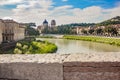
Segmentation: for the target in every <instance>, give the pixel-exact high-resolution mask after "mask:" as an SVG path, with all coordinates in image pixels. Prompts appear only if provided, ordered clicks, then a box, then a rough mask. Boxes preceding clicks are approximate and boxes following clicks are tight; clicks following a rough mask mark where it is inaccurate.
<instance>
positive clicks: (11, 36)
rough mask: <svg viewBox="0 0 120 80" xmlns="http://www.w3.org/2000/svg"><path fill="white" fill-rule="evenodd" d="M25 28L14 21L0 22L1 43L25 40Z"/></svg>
mask: <svg viewBox="0 0 120 80" xmlns="http://www.w3.org/2000/svg"><path fill="white" fill-rule="evenodd" d="M24 33H25V26H24V25H21V24H19V23H17V22H15V21H13V20H0V43H1V42H11V41H18V40H21V39H24V37H25V36H24Z"/></svg>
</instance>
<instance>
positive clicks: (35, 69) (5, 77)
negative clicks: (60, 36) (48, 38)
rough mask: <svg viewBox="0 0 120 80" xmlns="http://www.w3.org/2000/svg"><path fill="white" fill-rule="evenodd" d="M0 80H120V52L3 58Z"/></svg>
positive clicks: (0, 67)
mask: <svg viewBox="0 0 120 80" xmlns="http://www.w3.org/2000/svg"><path fill="white" fill-rule="evenodd" d="M0 80H120V53H81V54H43V55H39V54H35V55H19V54H16V55H0Z"/></svg>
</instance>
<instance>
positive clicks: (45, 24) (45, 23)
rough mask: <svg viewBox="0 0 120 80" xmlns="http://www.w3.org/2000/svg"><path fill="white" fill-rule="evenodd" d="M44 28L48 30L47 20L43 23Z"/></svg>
mask: <svg viewBox="0 0 120 80" xmlns="http://www.w3.org/2000/svg"><path fill="white" fill-rule="evenodd" d="M43 27H44V28H48V21H47V20H46V19H45V20H44V21H43Z"/></svg>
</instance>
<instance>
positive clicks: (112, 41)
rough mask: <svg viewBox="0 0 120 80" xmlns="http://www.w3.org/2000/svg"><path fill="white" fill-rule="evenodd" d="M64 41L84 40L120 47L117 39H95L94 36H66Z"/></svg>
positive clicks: (119, 41)
mask: <svg viewBox="0 0 120 80" xmlns="http://www.w3.org/2000/svg"><path fill="white" fill-rule="evenodd" d="M63 38H64V39H71V40H83V41H92V42H98V43H106V44H110V45H117V46H120V39H116V38H105V37H99V36H98V37H96V36H95V37H94V36H75V35H65V36H63Z"/></svg>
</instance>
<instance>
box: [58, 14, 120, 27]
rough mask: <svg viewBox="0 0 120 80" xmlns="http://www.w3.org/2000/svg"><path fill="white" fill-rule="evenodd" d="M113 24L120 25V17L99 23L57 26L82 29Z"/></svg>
mask: <svg viewBox="0 0 120 80" xmlns="http://www.w3.org/2000/svg"><path fill="white" fill-rule="evenodd" d="M113 24H120V16H116V17H114V18H111V19H109V20H106V21H103V22H101V23H97V24H96V23H71V24H64V25H59V26H64V27H77V26H82V27H89V26H91V27H94V26H96V25H97V26H107V25H113Z"/></svg>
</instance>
